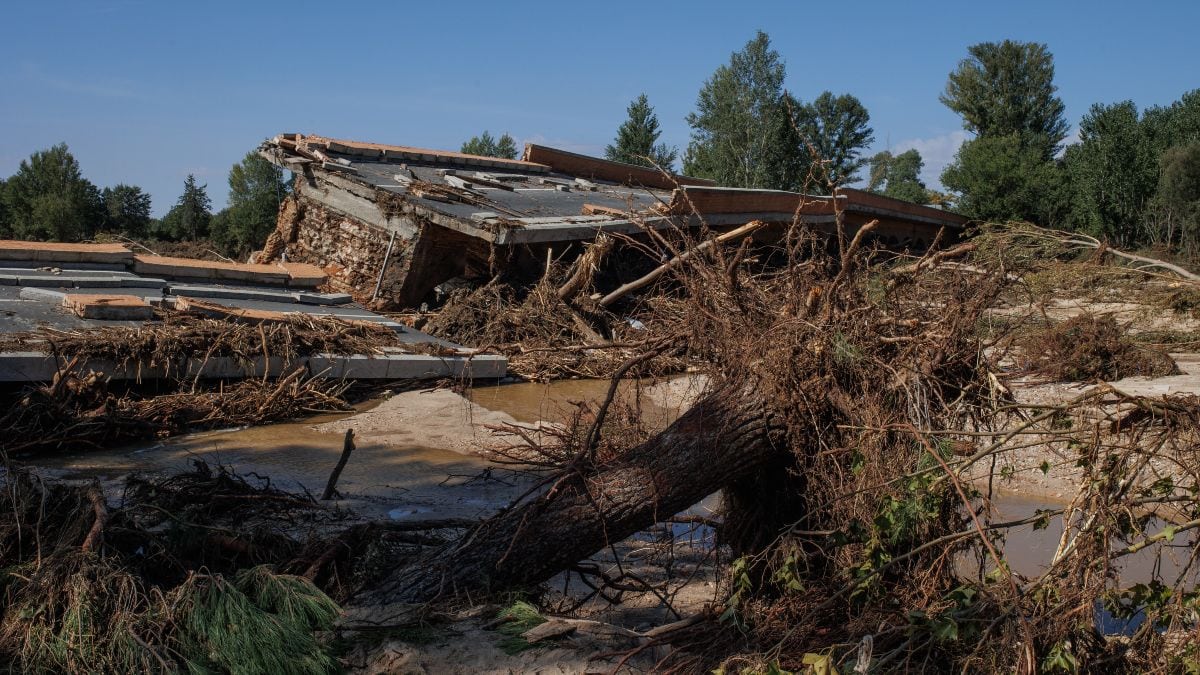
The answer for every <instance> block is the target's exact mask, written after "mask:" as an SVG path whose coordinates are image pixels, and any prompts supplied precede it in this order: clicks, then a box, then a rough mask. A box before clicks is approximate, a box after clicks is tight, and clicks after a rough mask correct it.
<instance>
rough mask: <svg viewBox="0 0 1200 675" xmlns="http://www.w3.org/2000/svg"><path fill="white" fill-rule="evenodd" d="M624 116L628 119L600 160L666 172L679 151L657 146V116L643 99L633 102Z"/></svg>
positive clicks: (644, 96)
mask: <svg viewBox="0 0 1200 675" xmlns="http://www.w3.org/2000/svg"><path fill="white" fill-rule="evenodd" d="M627 112H628V114H629V117H628V119H626V120H625V122H624V123H623V124H621V127H620V128H619V129H617V138H616V140H615V141H614V142H613V144H612V145H609V146H607V147H606V148H605V149H604V156H605V157H607V158H608V159H611V160H612V161H614V162H625V163H626V164H638V165H640V166H659V167H661V168H663V169H666V170H668V171H670V170H671V167H672V166H674V164H675V159H676V158H677V157H678V156H679V151H678V150H677V149H675V148H673V147H668V146H667V144H665V143H658V142H657V141H658V137H659V135H661V134H662V131H660V130H659V128H658V115H655V114H654V108H653V107H651V106H650V102H649V101H648V100H647V98H646V95H645V94H642V95H640V96H638V97H637V98H636V99H634V100H633V102H632V103H630V104H629V108H627Z"/></svg>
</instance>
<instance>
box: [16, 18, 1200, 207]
mask: <svg viewBox="0 0 1200 675" xmlns="http://www.w3.org/2000/svg"><path fill="white" fill-rule="evenodd" d="M6 5H7V6H6V7H5V8H4V10H3V14H2V15H0V16H2V17H3V19H2V20H0V176H7V175H9V174H11V173H13V172H14V171H15V170H16V169H17V166H18V164H19V163H20V161H21V160H22V159H23V158H25V157H27V156H28V155H29V154H30V153H31V152H33V151H35V150H38V149H42V148H45V147H48V146H50V145H53V144H54V143H57V142H60V141H61V142H66V143H67V144H68V145H69V146H70V147H71V150H72V151H73V152H74V154H75V156H76V157H77V158H78V159H79V161H80V164H81V165H82V167H83V171H84V173H85V174H86V175H87V176H88V177H89V178H90V179H91V180H92V181H93V182H95V183H96V184H98V185H100V186H102V187H103V186H107V185H113V184H116V183H118V182H125V183H132V184H135V185H140V186H142V188H143V189H145V190H147V191H148V192H150V194H151V195H152V196H153V200H154V211H155V214H156V215H161V214H163V213H164V212H165V211H166V210H167V209H168V208H169V207H170V205H171V204H172V203H173V202H174V201H175V199H176V198H177V197H178V195H179V192H180V191H181V188H182V184H183V180H184V177H185V176H186V175H187V174H188V173H194V174H196V176H197V177H198V179H199V180H200V181H201V182H206V183H207V184H208V187H209V193H210V195H211V196H212V197H213V202H214V205H215V206H216V207H220V206H222V205H223V204H224V202H225V196H226V192H227V185H226V176H227V174H228V170H229V167H230V165H232V164H233V163H234V162H236V161H238V160H239V159H240V158H241V157H242V156H243V155H244V154H245V153H246V151H247V150H249V149H251V148H253V147H254V146H256V145H257V143H258V142H259V141H261V140H262V139H263V138H266V137H269V136H273V135H274V134H276V133H280V132H285V131H288V132H290V131H299V132H304V133H319V134H323V135H327V136H336V137H345V138H352V139H360V140H371V141H377V142H385V143H386V142H391V143H398V144H407V145H419V146H426V147H434V148H449V149H457V147H458V146H459V145H460V144H461V143H462V141H463V140H465V139H466V138H468V137H470V136H471V135H474V134H476V133H478V132H479V131H481V130H483V129H490V130H491V131H493V132H495V133H499V132H502V131H508V132H510V133H511V134H512V135H513V136H514V137H516V139H517V140H518V142H524V141H536V142H539V143H546V144H550V145H556V146H559V147H564V148H568V149H573V150H576V151H580V152H586V153H600V152H602V151H603V147H604V145H605V144H606V143H608V142H609V141H611V140H612V136H613V133H614V132H615V130H616V127H617V126H618V125H619V124H620V123H621V121H622V120H623V119H624V116H625V107H626V105H628V103H629V101H630V100H631V99H632V98H634V97H635V96H637V95H638V94H639V93H641V92H646V94H647V95H648V96H649V97H650V102H651V104H652V105H654V106H655V108H656V110H657V112H658V116H659V119H660V121H661V123H662V127H663V137H662V140H664V141H666V142H668V143H670V144H674V145H678V146H679V147H680V148H681V149H682V148H683V147H684V146H686V144H687V141H688V135H689V129H688V126H687V124H686V122H685V121H684V117H685V116H686V115H687V113H688V112H689V111H691V110H692V108H693V106H694V104H695V100H696V93H697V91H698V90H699V89H700V87H701V86H702V84H703V83H704V80H705V79H706V78H707V77H708V76H709V75H710V74H711V73H712V71H713V69H715V68H716V67H717V66H718V65H720V64H722V63H725V62H727V61H728V58H729V54H730V52H732V51H735V50H737V49H740V48H741V47H742V46H743V45H744V44H745V43H746V41H747V40H749V39H750V38H751V37H753V35H754V31H755V30H756V29H760V28H761V29H762V30H765V31H766V32H767V33H768V34H770V36H771V39H772V42H773V44H774V46H775V48H776V49H777V50H778V51H779V52H780V54H781V55H782V56H783V58H784V60H785V61H786V62H787V67H788V78H787V87H788V89H789V90H791V91H792V92H793V93H794V94H796V95H797V96H798V97H800V98H802V99H811V98H813V97H815V96H816V95H817V94H819V93H820V92H822V91H824V90H826V89H828V90H831V91H833V92H835V93H844V92H848V93H852V94H854V95H855V96H857V97H859V98H860V99H861V100H862V101H863V103H864V104H865V105H866V106H867V108H868V110H869V111H870V113H871V122H872V126H873V127H874V128H875V136H876V139H877V143H876V146H877V147H876V148H875V149H883V148H885V147H888V146H889V145H890V147H891V148H892V149H893V150H903V149H906V148H909V147H917V148H918V149H920V150H921V151H922V154H923V155H924V156H925V158H926V162H927V171H926V174H927V175H926V177H927V179H929V180H934V179H936V176H937V174H938V173H939V172H940V169H941V167H942V166H943V165H944V164H945V163H946V162H947V161H949V160H950V159H951V158H952V157H953V153H954V150H955V148H956V147H957V144H958V143H959V142H961V140H962V139H963V138H965V137H966V135H965V133H964V132H963V131H962V130H961V124H960V121H959V119H958V117H957V116H955V115H954V114H953V113H951V112H950V111H949V110H947V109H946V108H945V107H944V106H942V105H941V104H940V103H939V102H938V100H937V99H938V94H939V93H940V92H941V90H942V88H943V86H944V85H945V81H946V75H947V73H949V72H950V70H951V69H953V68H954V66H955V64H956V63H957V61H958V60H959V59H961V58H962V57H963V56H965V54H966V48H967V46H968V45H970V44H973V43H976V42H981V41H986V40H1002V39H1005V38H1011V39H1016V40H1029V41H1038V42H1045V43H1047V44H1048V45H1049V47H1050V50H1051V51H1052V52H1053V53H1054V56H1055V60H1056V64H1057V78H1056V81H1057V83H1058V86H1059V88H1060V95H1061V96H1062V98H1063V100H1064V101H1065V102H1066V105H1067V117H1068V119H1069V121H1070V122H1071V123H1072V124H1073V125H1074V124H1077V123H1078V121H1079V117H1080V116H1081V115H1082V114H1083V113H1085V112H1086V111H1087V108H1088V107H1089V106H1090V105H1091V104H1092V103H1095V102H1114V101H1119V100H1124V99H1133V100H1134V101H1135V102H1137V104H1138V105H1139V106H1141V107H1145V106H1150V105H1161V104H1168V103H1170V102H1171V101H1173V100H1175V99H1177V98H1178V97H1179V96H1180V95H1181V94H1182V93H1183V92H1185V91H1187V90H1190V89H1194V88H1197V87H1200V48H1198V47H1197V43H1196V41H1195V40H1196V38H1195V30H1196V27H1197V26H1200V3H1198V2H1194V1H1188V2H1185V1H1177V2H1161V3H1139V4H1131V3H1127V2H1106V1H1094V2H1078V3H1075V2H1072V3H1068V2H1052V1H1051V0H1043V1H1042V2H992V3H987V5H986V7H985V6H984V5H983V3H972V2H963V1H961V0H960V1H959V2H924V3H916V2H912V3H901V2H892V3H884V2H879V3H873V2H857V3H828V2H827V3H815V2H786V3H782V2H781V3H749V2H711V3H710V2H699V1H694V2H687V3H649V2H617V1H613V2H607V1H605V2H592V3H579V2H554V3H532V2H530V3H523V2H516V1H510V2H495V1H492V2H485V3H473V2H468V1H466V0H458V1H457V2H432V3H431V2H423V3H411V4H410V3H398V2H378V3H368V2H305V1H302V0H293V1H291V2H286V3H285V2H207V3H177V2H163V1H159V2H139V1H135V0H129V1H121V0H108V1H105V0H94V1H92V2H55V1H53V0H40V1H37V2H33V1H26V2H15V1H14V0H10V2H8V3H6Z"/></svg>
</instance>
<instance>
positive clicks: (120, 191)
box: [100, 183, 150, 239]
mask: <svg viewBox="0 0 1200 675" xmlns="http://www.w3.org/2000/svg"><path fill="white" fill-rule="evenodd" d="M100 199H101V201H102V202H103V204H104V229H105V230H108V231H109V232H119V233H121V234H123V235H125V236H127V237H132V238H135V239H136V238H138V237H144V236H146V234H147V233H148V232H149V230H150V195H148V194H146V193H145V192H142V189H141V188H139V187H137V186H134V185H125V184H124V183H120V184H118V185H116V186H115V187H110V188H104V192H102V193H100Z"/></svg>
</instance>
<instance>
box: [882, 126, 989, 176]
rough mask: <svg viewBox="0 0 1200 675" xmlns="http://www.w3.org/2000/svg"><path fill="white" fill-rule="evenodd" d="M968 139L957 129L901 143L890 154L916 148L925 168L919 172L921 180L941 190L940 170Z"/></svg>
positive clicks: (951, 159) (966, 134)
mask: <svg viewBox="0 0 1200 675" xmlns="http://www.w3.org/2000/svg"><path fill="white" fill-rule="evenodd" d="M968 138H970V134H968V133H967V132H966V131H963V130H962V129H959V130H958V131H951V132H950V133H948V134H942V135H940V136H932V137H930V138H913V139H909V140H907V141H901V142H899V143H897V144H896V147H895V149H893V150H892V152H893V153H897V154H898V153H901V152H904V151H905V150H911V149H913V148H916V150H917V152H919V153H921V159H922V160H924V161H925V167H924V169H923V170H922V171H921V180H923V181H925V184H926V185H928V186H929V187H931V188H933V189H935V190H940V189H942V170H943V169H945V168H946V165H947V164H950V163H951V162H953V161H954V155H955V153H957V152H958V148H959V146H961V145H962V144H963V142H965V141H966V140H967V139H968Z"/></svg>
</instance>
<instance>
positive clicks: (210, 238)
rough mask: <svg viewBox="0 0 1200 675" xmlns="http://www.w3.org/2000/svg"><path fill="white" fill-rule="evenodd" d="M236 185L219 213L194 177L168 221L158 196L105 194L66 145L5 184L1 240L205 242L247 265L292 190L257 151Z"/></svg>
mask: <svg viewBox="0 0 1200 675" xmlns="http://www.w3.org/2000/svg"><path fill="white" fill-rule="evenodd" d="M228 181H229V204H228V206H226V207H225V208H224V209H221V210H220V211H218V212H216V213H213V210H212V200H211V199H210V198H209V196H208V186H207V185H201V184H199V183H198V182H197V181H196V177H195V176H194V175H191V174H189V175H188V176H187V178H186V179H185V180H184V182H183V192H182V194H180V196H179V199H178V200H176V202H175V204H174V205H173V206H172V207H171V209H170V210H169V211H168V212H167V214H166V215H165V216H163V217H162V218H161V219H159V218H154V217H152V216H151V213H152V211H151V202H150V195H148V194H146V193H145V192H144V191H143V190H142V189H141V188H140V187H138V186H136V185H126V184H123V183H120V184H117V185H114V186H112V187H106V188H104V189H103V190H101V189H99V188H98V187H97V186H96V185H95V184H93V183H92V182H91V181H90V180H88V179H87V178H85V177H84V175H83V172H82V170H81V169H80V166H79V161H78V160H76V159H75V157H74V156H73V155H72V154H71V151H70V149H69V148H68V147H67V145H66V144H65V143H60V144H58V145H55V146H53V147H51V148H49V149H46V150H41V151H38V152H35V153H33V154H32V155H31V156H30V157H29V159H26V160H24V161H22V162H21V165H20V167H19V168H18V169H17V172H16V173H15V174H13V175H12V176H10V177H8V178H7V179H0V238H17V239H29V240H49V241H83V240H90V239H93V238H95V237H96V236H98V235H106V234H107V235H119V236H122V237H126V238H129V239H133V240H138V241H149V240H159V241H197V240H205V241H207V242H209V243H210V244H211V245H212V247H213V248H214V249H216V250H217V251H219V252H221V253H223V254H225V255H228V256H233V257H238V258H241V257H245V256H246V255H247V254H248V253H249V252H250V251H252V250H254V249H255V248H258V247H260V246H261V245H262V243H263V242H264V241H265V240H266V238H267V235H268V234H269V233H270V232H271V230H272V229H274V227H275V217H276V213H277V212H278V211H279V204H280V202H282V201H283V199H284V197H286V196H287V194H288V192H289V191H290V189H291V188H290V186H289V184H288V182H287V181H285V180H284V175H283V170H282V169H280V168H278V167H276V166H275V165H273V164H271V163H270V162H268V161H267V160H266V159H264V158H262V157H260V156H259V155H258V153H256V152H253V151H252V152H249V153H246V156H245V157H244V158H243V159H242V161H241V162H238V163H237V164H234V165H233V167H232V168H230V170H229V177H228Z"/></svg>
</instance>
